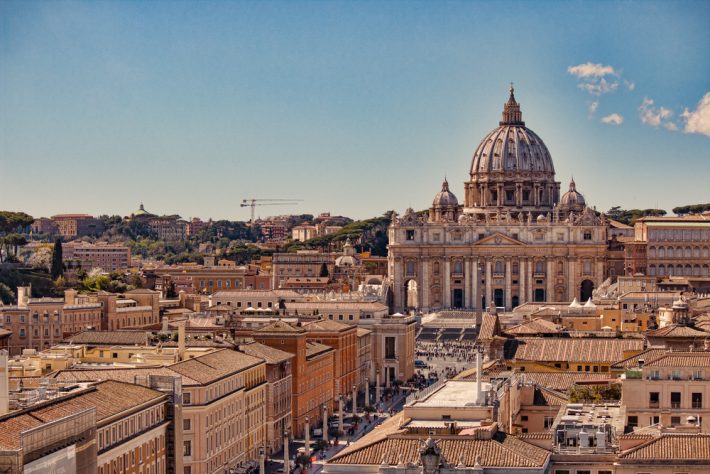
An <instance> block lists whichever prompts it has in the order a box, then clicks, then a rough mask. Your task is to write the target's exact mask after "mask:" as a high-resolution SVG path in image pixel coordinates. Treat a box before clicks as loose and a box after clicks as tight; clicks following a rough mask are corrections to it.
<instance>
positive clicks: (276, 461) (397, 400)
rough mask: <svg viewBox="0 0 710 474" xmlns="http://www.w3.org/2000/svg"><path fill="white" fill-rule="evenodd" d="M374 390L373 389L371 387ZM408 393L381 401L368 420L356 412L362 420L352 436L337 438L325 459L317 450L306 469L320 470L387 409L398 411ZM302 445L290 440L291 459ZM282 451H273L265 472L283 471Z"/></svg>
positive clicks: (383, 417)
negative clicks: (336, 442)
mask: <svg viewBox="0 0 710 474" xmlns="http://www.w3.org/2000/svg"><path fill="white" fill-rule="evenodd" d="M373 390H374V389H373ZM407 395H409V391H406V390H402V391H401V392H400V393H399V395H397V396H395V397H394V398H392V399H391V400H390V401H388V402H383V403H382V407H383V408H384V409H383V410H382V413H381V414H378V413H373V414H371V415H370V422H369V423H368V422H366V421H365V413H364V412H358V416H360V417H361V418H362V421H361V422H360V423H359V425H358V429H357V431H356V432H355V434H354V435H353V436H352V437H348V436H345V437H343V438H342V439H340V440H339V443H338V444H337V445H336V446H331V447H330V448H328V450H327V451H326V452H325V459H321V456H320V455H321V453H320V452H318V453H316V454H315V455H316V456H317V457H318V460H317V461H316V462H315V463H313V465H312V466H311V467H310V468H309V469H308V472H309V473H318V472H321V470H322V469H323V464H324V462H325V461H327V460H328V459H330V458H331V457H333V456H335V455H336V454H337V453H339V452H340V451H341V450H343V449H344V448H345V447H347V446H348V445H349V444H350V443H351V442H353V441H357V440H358V439H360V438H362V437H363V436H364V435H365V434H367V433H369V432H370V431H372V430H373V429H374V428H375V427H377V426H378V425H380V424H381V423H382V422H384V421H385V420H387V419H388V418H389V411H390V410H394V412H395V413H396V412H399V411H400V410H401V409H402V407H403V406H404V400H405V398H406V396H407ZM376 414H377V418H375V415H376ZM303 446H304V440H303V439H295V440H293V441H292V442H291V444H290V446H289V453H291V460H292V461H293V459H294V458H295V455H296V452H297V450H298V448H302V447H303ZM283 467H284V466H283V451H280V452H278V453H275V454H274V455H273V456H272V458H271V461H270V462H269V463H268V464H267V466H266V472H267V473H268V474H276V473H283V472H284V470H283ZM292 472H299V471H298V470H294V471H292Z"/></svg>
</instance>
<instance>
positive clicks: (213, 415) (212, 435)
mask: <svg viewBox="0 0 710 474" xmlns="http://www.w3.org/2000/svg"><path fill="white" fill-rule="evenodd" d="M149 376H167V377H178V378H179V379H180V380H181V385H182V435H183V445H182V447H181V449H180V452H181V453H182V461H183V463H184V471H181V472H183V473H184V474H207V473H222V472H224V470H225V467H236V466H238V465H239V464H245V463H246V462H248V461H255V460H258V459H259V448H261V447H263V446H264V444H265V442H266V385H267V384H266V363H265V361H264V360H263V359H259V358H256V357H252V356H250V355H247V354H243V353H240V352H236V351H233V350H230V349H223V350H219V351H215V352H212V353H210V354H206V355H203V356H200V357H196V358H194V359H189V360H184V361H182V362H178V363H176V364H172V365H169V366H166V367H135V368H129V369H116V368H110V369H103V368H93V369H92V368H86V369H79V370H74V369H72V370H62V371H59V372H58V373H56V374H55V377H56V378H58V379H59V380H60V381H96V380H118V381H125V382H133V381H134V380H136V379H141V378H146V377H149ZM177 450H178V449H177V448H176V451H177Z"/></svg>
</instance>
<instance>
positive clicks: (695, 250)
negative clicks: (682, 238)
mask: <svg viewBox="0 0 710 474" xmlns="http://www.w3.org/2000/svg"><path fill="white" fill-rule="evenodd" d="M693 257H695V258H700V247H693Z"/></svg>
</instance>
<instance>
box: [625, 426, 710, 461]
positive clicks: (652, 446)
mask: <svg viewBox="0 0 710 474" xmlns="http://www.w3.org/2000/svg"><path fill="white" fill-rule="evenodd" d="M619 460H620V461H622V462H623V461H627V460H628V461H648V462H658V461H665V460H668V461H672V462H673V464H679V461H680V462H683V461H693V462H702V463H703V464H706V465H710V435H708V434H668V433H666V434H663V435H661V436H660V437H658V438H655V439H652V440H650V441H648V442H646V443H644V444H642V445H640V446H637V447H635V448H632V449H630V450H628V451H626V452H624V453H622V454H620V455H619Z"/></svg>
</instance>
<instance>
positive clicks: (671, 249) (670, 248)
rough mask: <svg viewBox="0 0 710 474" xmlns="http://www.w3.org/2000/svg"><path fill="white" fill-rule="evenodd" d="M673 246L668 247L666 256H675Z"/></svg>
mask: <svg viewBox="0 0 710 474" xmlns="http://www.w3.org/2000/svg"><path fill="white" fill-rule="evenodd" d="M673 253H674V252H673V247H668V252H666V256H667V257H668V258H673Z"/></svg>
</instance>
